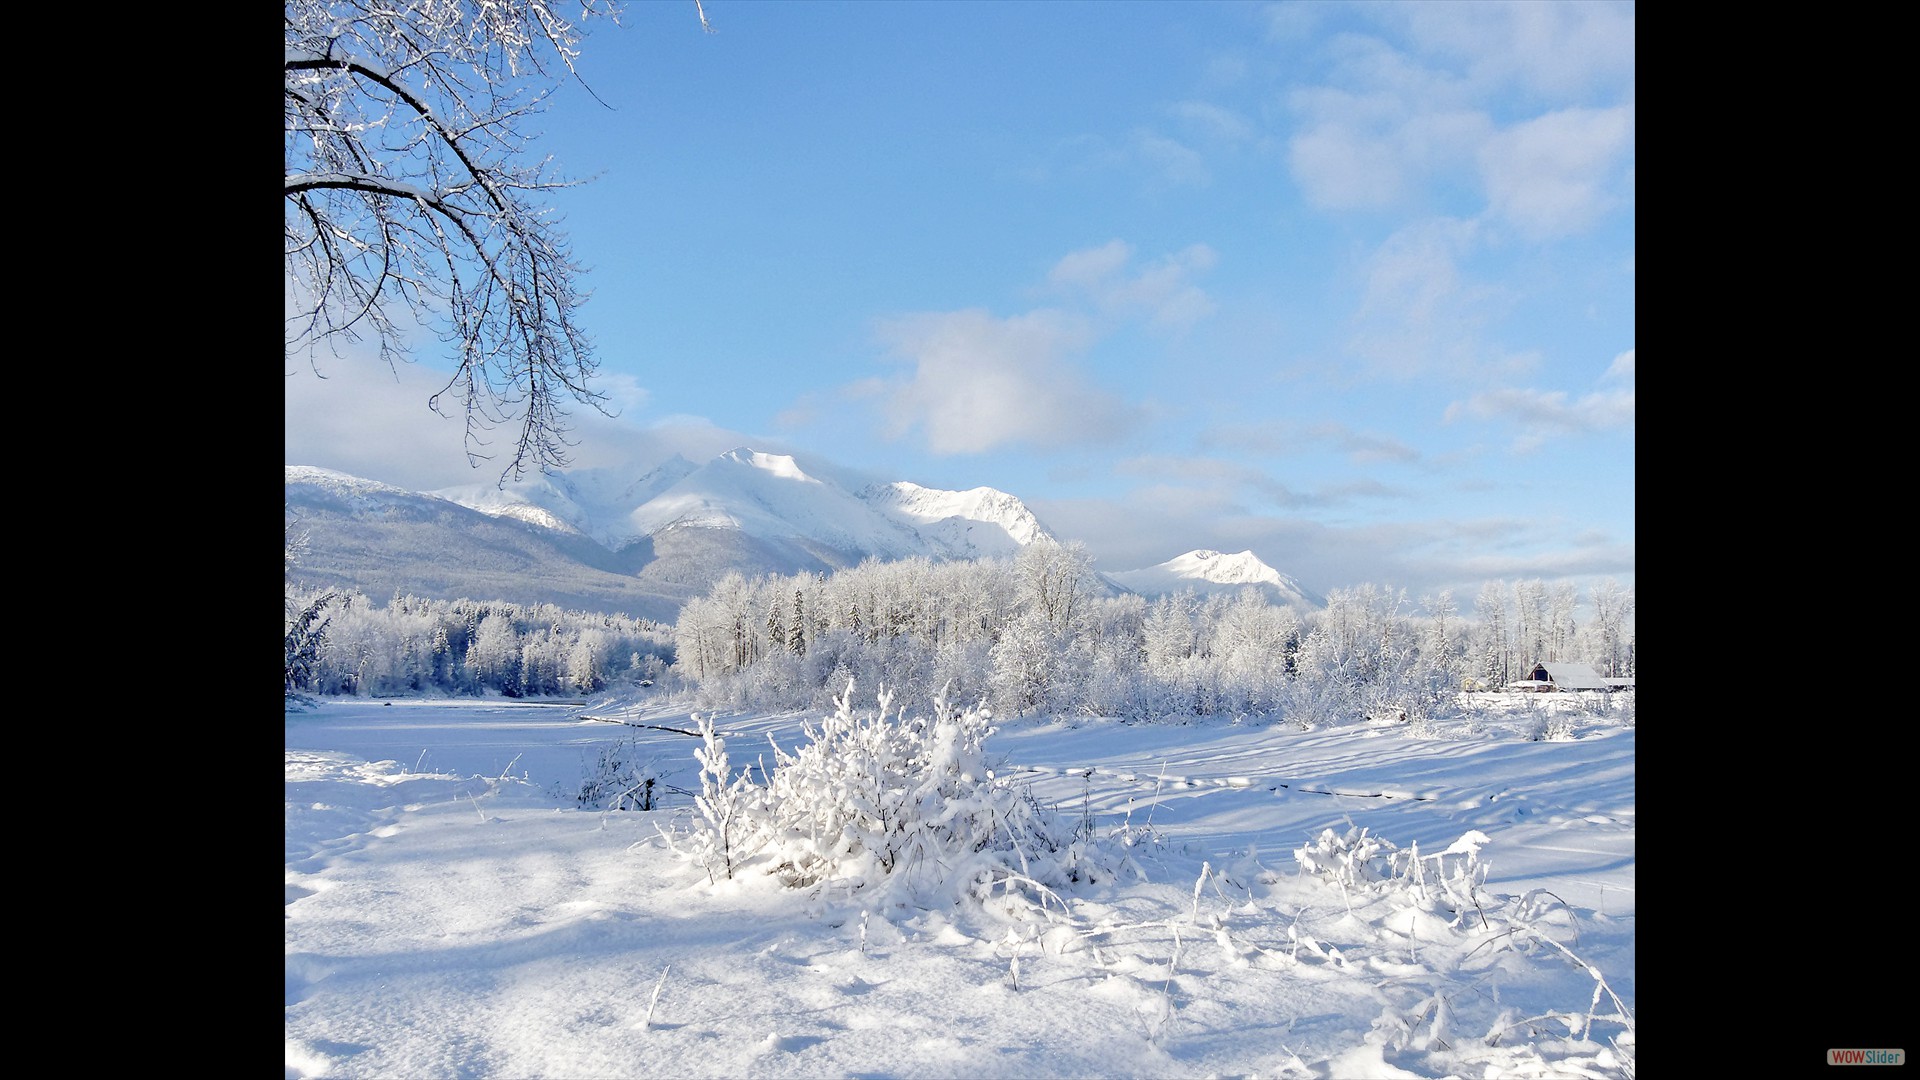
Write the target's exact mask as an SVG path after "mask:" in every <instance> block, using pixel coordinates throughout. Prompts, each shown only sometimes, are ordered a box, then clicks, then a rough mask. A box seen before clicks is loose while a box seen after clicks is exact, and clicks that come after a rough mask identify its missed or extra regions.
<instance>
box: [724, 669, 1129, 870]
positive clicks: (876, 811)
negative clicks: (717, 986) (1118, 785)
mask: <svg viewBox="0 0 1920 1080" xmlns="http://www.w3.org/2000/svg"><path fill="white" fill-rule="evenodd" d="M852 699H853V687H852V685H851V684H849V686H848V688H847V692H846V694H844V695H842V696H841V697H839V698H837V699H836V702H835V704H836V708H835V711H834V713H833V714H832V715H830V716H828V717H826V718H825V719H824V720H823V721H822V722H821V723H820V725H819V726H818V728H815V727H814V726H813V725H812V724H809V725H808V726H807V736H808V741H807V742H806V743H805V744H803V745H802V746H801V747H800V748H799V749H798V750H796V751H794V752H793V753H787V752H786V751H784V750H782V749H781V748H780V747H779V746H778V745H777V744H776V745H775V746H774V748H773V759H772V768H771V775H770V776H769V777H768V778H767V783H766V784H765V786H759V785H755V784H751V783H749V782H748V781H747V780H746V778H745V777H743V776H733V775H731V774H730V767H729V763H728V759H727V754H726V747H725V742H724V740H722V739H720V738H719V737H718V736H717V735H715V734H713V732H712V729H711V726H710V721H705V722H701V724H702V726H701V732H702V735H703V738H704V739H705V743H706V745H705V747H704V748H703V749H701V750H699V751H696V754H697V756H698V757H699V759H700V761H701V764H702V767H703V771H702V774H701V787H702V794H701V796H700V798H699V800H698V806H699V810H700V817H699V819H698V820H697V821H696V823H695V828H694V830H693V832H694V835H693V837H692V838H691V841H692V849H691V852H690V854H692V855H693V857H695V858H698V859H700V860H701V861H702V863H703V865H705V866H706V867H707V869H708V871H709V873H710V874H711V875H713V876H714V877H716V878H717V877H719V876H722V875H724V876H727V877H738V876H740V875H742V874H743V873H748V872H755V873H761V874H767V875H772V876H774V877H776V878H777V879H778V880H779V881H780V882H781V883H782V884H784V885H786V886H789V887H794V888H803V887H808V886H814V885H819V884H822V883H826V882H831V883H833V884H834V885H835V886H837V887H845V888H847V889H848V890H854V889H870V890H874V891H875V892H879V893H883V894H884V893H888V892H892V891H893V890H896V889H905V890H908V891H909V892H911V893H912V894H913V895H914V896H915V897H916V898H918V899H920V900H922V901H924V900H927V899H931V898H933V897H935V896H951V897H954V898H958V897H961V896H971V897H973V898H975V899H981V900H984V899H986V898H988V897H989V896H990V895H992V894H993V893H994V892H995V891H996V890H999V891H1000V892H1002V893H1011V894H1017V895H1020V896H1023V897H1025V898H1027V899H1028V900H1037V901H1038V902H1040V903H1043V904H1044V903H1046V902H1047V901H1048V900H1050V899H1052V898H1053V894H1052V890H1053V889H1055V888H1059V887H1062V886H1065V885H1067V884H1070V883H1073V882H1079V881H1091V880H1099V879H1103V878H1109V877H1112V876H1116V875H1117V872H1118V871H1119V869H1121V868H1123V867H1124V866H1125V865H1126V862H1127V860H1126V858H1125V856H1124V855H1120V856H1113V855H1110V854H1108V853H1107V852H1106V851H1105V850H1104V848H1103V847H1100V846H1097V845H1096V844H1095V842H1094V839H1093V838H1092V837H1090V836H1086V835H1081V834H1080V833H1079V832H1077V831H1076V830H1075V828H1074V826H1073V823H1072V822H1068V821H1065V820H1063V819H1062V818H1061V817H1060V816H1058V815H1056V814H1054V813H1053V812H1051V811H1049V810H1047V809H1046V808H1044V807H1042V806H1040V805H1039V804H1038V803H1037V802H1036V801H1035V800H1034V799H1033V798H1032V796H1031V795H1030V794H1029V793H1028V792H1027V791H1026V790H1025V788H1023V787H1021V786H1019V785H1016V784H1014V783H1012V782H1011V781H1010V780H1009V779H1008V777H1007V775H1006V772H1005V770H1004V769H996V768H995V767H994V766H993V765H992V763H990V761H989V759H988V756H987V753H986V739H987V736H988V735H989V734H991V733H992V731H993V727H992V725H991V720H992V716H991V714H990V713H989V712H988V711H987V710H985V709H982V708H971V709H965V710H956V709H954V708H952V707H951V706H949V705H948V703H947V701H946V698H945V695H944V694H942V695H939V696H938V697H936V698H935V701H934V715H933V716H932V717H930V718H929V717H925V716H909V715H907V713H906V711H905V709H901V710H900V711H898V712H895V711H894V710H893V706H892V695H891V694H889V693H888V692H887V691H884V690H883V691H881V693H880V695H879V698H878V708H877V710H875V711H874V712H872V713H868V714H865V715H860V714H857V713H856V712H855V710H854V709H853V707H852ZM929 894H931V895H929Z"/></svg>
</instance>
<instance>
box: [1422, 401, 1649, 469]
mask: <svg viewBox="0 0 1920 1080" xmlns="http://www.w3.org/2000/svg"><path fill="white" fill-rule="evenodd" d="M1633 410H1634V392H1633V390H1632V389H1631V388H1629V389H1625V390H1606V391H1599V392H1596V393H1592V394H1587V395H1585V396H1583V397H1580V398H1575V399H1571V400H1570V399H1569V398H1568V396H1567V394H1566V393H1565V392H1564V391H1560V390H1534V389H1525V388H1520V387H1513V388H1507V389H1498V390H1489V391H1487V392H1486V393H1483V394H1476V395H1474V396H1473V397H1471V398H1468V399H1467V400H1466V401H1456V402H1454V403H1453V404H1451V405H1448V406H1447V411H1446V419H1447V421H1448V422H1449V423H1451V422H1453V421H1455V420H1458V419H1461V418H1462V417H1473V418H1476V419H1497V420H1507V421H1511V422H1512V423H1514V424H1515V425H1517V426H1518V427H1519V428H1520V435H1519V437H1518V438H1517V439H1516V440H1515V442H1514V447H1513V448H1514V450H1515V451H1516V452H1519V453H1526V452H1530V451H1532V450H1536V449H1538V448H1539V447H1540V446H1541V445H1543V444H1544V443H1545V442H1546V441H1547V440H1548V439H1549V438H1552V437H1554V436H1559V435H1575V434H1587V433H1592V432H1600V431H1610V430H1614V429H1617V428H1627V427H1632V426H1633Z"/></svg>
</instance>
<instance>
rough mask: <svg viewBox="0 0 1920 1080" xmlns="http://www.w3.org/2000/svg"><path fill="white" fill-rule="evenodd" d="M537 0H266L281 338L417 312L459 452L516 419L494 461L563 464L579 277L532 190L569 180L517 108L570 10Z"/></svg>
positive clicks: (365, 328)
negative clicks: (281, 155)
mask: <svg viewBox="0 0 1920 1080" xmlns="http://www.w3.org/2000/svg"><path fill="white" fill-rule="evenodd" d="M578 12H579V13H578V15H577V17H574V18H571V19H568V18H562V17H561V16H560V14H559V13H558V10H557V8H556V7H555V6H554V5H551V4H548V3H544V2H541V0H494V2H491V3H487V4H478V5H475V4H468V3H461V2H458V0H417V2H413V3H403V4H397V5H390V4H381V3H375V2H372V0H289V2H288V3H287V5H286V41H285V48H286V52H285V60H284V72H285V79H286V89H285V96H284V109H285V117H286V180H285V190H284V197H285V199H286V214H285V228H286V274H287V287H288V295H289V317H288V321H287V339H286V349H287V353H288V355H289V356H292V355H294V354H295V353H302V352H304V353H305V354H306V355H307V358H308V361H309V362H310V363H312V364H314V365H315V367H316V368H317V367H318V363H319V355H318V354H319V350H320V349H321V348H322V347H323V346H325V347H327V348H328V349H334V348H337V347H338V345H339V344H340V343H342V342H353V341H359V340H363V339H368V338H371V339H372V340H374V341H376V342H377V343H378V345H379V350H380V355H381V357H382V358H383V359H385V360H387V361H388V362H389V363H393V362H395V361H397V360H399V359H404V358H407V357H408V356H409V355H410V354H411V352H412V349H411V347H410V346H409V345H408V344H407V342H406V339H405V334H406V331H407V329H408V327H409V325H410V324H417V325H419V326H421V327H426V328H430V329H431V330H432V331H433V332H435V333H437V334H438V335H439V337H440V338H441V339H442V340H443V341H444V342H446V343H447V345H448V346H449V347H450V349H451V351H452V358H453V360H454V362H455V368H454V372H453V374H452V376H451V377H450V378H449V379H448V381H447V384H446V386H445V387H444V388H443V389H442V390H441V391H440V392H439V393H438V394H436V395H435V396H434V398H433V399H432V400H431V401H430V403H429V404H430V405H431V407H433V408H434V409H435V410H436V411H446V408H447V406H448V405H449V404H451V403H457V404H458V406H459V408H460V411H461V413H462V415H464V417H465V420H466V425H467V453H468V457H469V459H470V460H472V461H474V462H476V463H477V462H478V461H479V460H482V459H487V458H492V457H494V456H495V453H493V452H490V450H489V446H490V444H489V441H488V439H487V437H486V435H487V433H488V432H489V431H491V430H492V429H493V428H495V427H496V426H501V425H505V424H512V425H514V426H515V427H516V429H517V434H516V436H515V439H514V441H513V449H512V451H511V453H510V454H508V455H506V456H505V467H504V470H503V477H505V476H513V477H518V476H520V475H522V474H523V473H524V472H525V471H526V470H528V469H545V468H549V467H557V466H560V465H564V464H565V463H566V446H567V427H566V417H565V406H566V404H567V400H568V399H572V400H573V401H575V402H579V403H583V404H589V405H592V406H594V407H596V408H599V407H601V406H602V405H603V403H604V397H603V395H601V394H599V393H597V392H595V391H594V390H593V389H592V388H591V386H590V381H591V379H592V377H593V375H594V373H595V371H596V362H595V359H594V355H593V347H592V343H591V341H590V340H589V338H588V336H587V335H586V333H585V331H584V329H583V328H582V326H581V324H580V321H579V313H580V308H581V306H582V304H583V303H584V302H585V300H586V297H587V294H586V292H585V291H584V290H583V289H582V288H581V284H580V282H581V278H582V276H583V270H582V268H581V267H580V265H579V264H578V263H577V262H575V261H574V259H573V256H572V252H571V248H570V245H569V244H568V241H567V238H566V235H565V234H564V233H563V232H562V231H561V228H560V222H559V219H558V218H557V217H555V216H554V215H553V213H552V211H551V210H550V209H549V208H548V207H546V206H545V205H543V199H544V198H545V197H546V196H547V195H548V194H550V193H551V192H553V191H555V190H557V189H559V188H563V187H567V186H571V183H572V182H571V181H568V180H565V179H561V178H557V177H555V176H552V175H550V173H549V167H550V163H549V162H548V161H547V160H545V159H543V158H537V157H533V156H531V155H530V154H529V152H528V151H529V145H530V142H531V135H530V134H529V133H528V132H527V130H526V128H525V126H524V125H525V121H526V120H527V119H528V118H529V117H531V116H533V115H535V114H537V113H539V112H540V111H541V110H542V108H543V107H544V105H545V103H546V101H547V99H548V97H549V95H551V93H552V92H553V91H554V90H555V89H556V88H557V87H558V85H559V82H560V81H561V80H562V79H565V78H570V77H575V76H576V73H575V68H574V64H575V60H576V59H577V57H578V56H579V45H580V41H581V31H580V29H579V27H580V26H581V25H582V24H583V23H585V22H586V21H587V20H588V19H591V18H596V17H598V18H605V19H608V20H609V21H614V20H617V17H618V14H619V10H618V5H617V4H616V3H613V2H612V0H582V2H580V3H579V6H578Z"/></svg>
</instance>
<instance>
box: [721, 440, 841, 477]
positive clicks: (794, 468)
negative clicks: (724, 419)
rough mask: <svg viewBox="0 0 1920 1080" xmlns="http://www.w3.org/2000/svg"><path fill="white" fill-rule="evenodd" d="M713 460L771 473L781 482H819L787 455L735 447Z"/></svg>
mask: <svg viewBox="0 0 1920 1080" xmlns="http://www.w3.org/2000/svg"><path fill="white" fill-rule="evenodd" d="M714 460H715V461H716V462H719V461H728V462H733V463H734V464H737V465H746V466H748V467H750V468H755V469H760V470H762V471H763V472H768V473H772V474H773V475H774V476H777V477H779V478H780V479H782V480H799V481H801V482H803V483H808V484H817V483H819V482H820V481H818V480H815V479H814V478H813V477H811V476H808V475H807V474H806V472H805V471H804V470H803V469H801V468H800V463H799V462H797V461H795V460H793V458H792V456H791V455H788V454H765V453H761V452H760V451H758V450H755V449H753V448H752V447H747V446H736V447H734V448H733V449H731V450H729V451H727V452H726V453H724V454H721V455H720V456H719V457H718V458H716V459H714Z"/></svg>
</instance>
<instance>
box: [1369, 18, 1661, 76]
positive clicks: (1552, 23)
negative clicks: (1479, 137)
mask: <svg viewBox="0 0 1920 1080" xmlns="http://www.w3.org/2000/svg"><path fill="white" fill-rule="evenodd" d="M1376 10H1377V13H1378V14H1380V15H1383V16H1385V17H1387V18H1389V19H1401V20H1404V25H1405V27H1406V29H1407V30H1408V31H1409V32H1410V35H1411V39H1412V41H1413V43H1414V47H1415V48H1418V49H1420V50H1421V51H1423V52H1426V53H1429V54H1432V55H1434V56H1436V57H1437V58H1440V59H1444V60H1448V61H1454V62H1458V63H1460V64H1463V65H1464V71H1465V73H1466V75H1467V77H1468V78H1469V79H1470V80H1471V81H1472V82H1473V84H1474V85H1475V86H1476V87H1478V88H1480V89H1482V90H1484V91H1488V92H1490V91H1493V90H1497V89H1501V88H1503V87H1510V86H1516V85H1517V86H1518V87H1520V88H1521V89H1523V90H1526V91H1528V92H1530V93H1533V94H1536V95H1548V96H1553V97H1560V98H1569V97H1577V96H1580V95H1583V94H1588V93H1592V92H1594V91H1595V90H1598V89H1611V88H1617V87H1618V86H1620V85H1621V84H1623V83H1627V82H1630V81H1631V80H1632V78H1633V65H1634V5H1633V4H1632V2H1631V0H1615V2H1591V0H1588V2H1583V3H1578V4H1565V3H1561V4H1543V3H1538V2H1535V0H1518V2H1509V3H1476V4H1388V5H1383V6H1382V7H1381V8H1379V9H1376Z"/></svg>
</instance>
